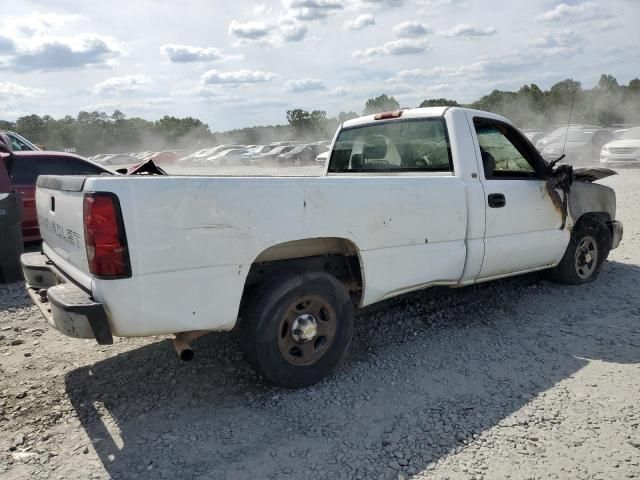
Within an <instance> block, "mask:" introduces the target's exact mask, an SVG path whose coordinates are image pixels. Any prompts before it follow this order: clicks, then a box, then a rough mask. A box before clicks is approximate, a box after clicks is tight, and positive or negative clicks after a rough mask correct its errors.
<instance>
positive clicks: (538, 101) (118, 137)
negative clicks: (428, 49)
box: [0, 75, 640, 155]
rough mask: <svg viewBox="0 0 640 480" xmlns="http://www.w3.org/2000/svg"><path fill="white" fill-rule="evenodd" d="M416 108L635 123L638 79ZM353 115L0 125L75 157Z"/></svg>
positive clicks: (320, 130)
mask: <svg viewBox="0 0 640 480" xmlns="http://www.w3.org/2000/svg"><path fill="white" fill-rule="evenodd" d="M419 106H420V107H429V106H467V107H471V108H476V109H479V110H486V111H489V112H494V113H497V114H500V115H504V116H505V117H507V118H510V119H511V120H512V121H513V122H514V123H516V124H517V125H519V126H520V127H522V128H542V129H548V128H550V127H553V126H554V125H559V124H566V123H567V120H568V118H569V112H570V111H572V113H571V121H572V123H588V124H596V125H615V124H640V79H637V78H635V79H633V80H631V81H630V82H629V83H628V84H627V85H621V84H619V83H618V81H617V80H616V79H615V78H614V77H613V76H611V75H602V76H601V77H600V80H599V81H598V83H597V84H596V85H595V86H594V87H593V88H591V89H584V88H583V87H582V85H581V83H580V82H578V81H575V80H573V79H566V80H563V81H561V82H558V83H556V84H555V85H553V86H552V87H551V88H549V90H542V89H541V88H540V87H539V86H538V85H536V84H533V83H532V84H530V85H524V86H522V87H521V88H520V89H519V90H517V91H502V90H494V91H493V92H491V93H490V94H489V95H485V96H483V97H481V98H480V99H479V100H477V101H475V102H472V103H470V104H464V105H463V104H459V103H458V102H457V101H456V100H452V99H447V98H431V99H426V100H424V101H423V102H422V103H421V104H420V105H419ZM405 107H410V105H401V104H400V103H399V102H398V101H397V100H396V99H395V98H394V97H393V96H388V95H386V94H383V95H380V96H378V97H374V98H370V99H368V100H367V101H366V102H365V106H364V109H363V112H362V113H363V114H365V115H366V114H371V113H378V112H384V111H391V110H397V109H399V108H405ZM357 116H358V113H356V112H353V111H349V112H340V113H339V114H338V115H336V116H335V117H328V116H327V113H326V112H325V111H322V110H312V111H308V110H304V109H302V108H296V109H293V110H288V111H287V112H286V121H287V123H286V124H283V125H272V126H257V127H246V128H241V129H236V130H231V131H227V132H212V131H211V130H210V128H209V126H208V125H207V124H205V123H203V122H202V121H200V120H198V119H197V118H192V117H185V118H177V117H173V116H169V115H166V116H164V117H162V118H161V119H159V120H157V121H149V120H145V119H143V118H137V117H132V118H127V117H126V116H125V114H124V113H122V112H121V111H119V110H116V111H114V112H113V113H112V114H111V115H107V114H106V113H104V112H84V111H83V112H80V113H78V115H77V117H75V118H74V117H72V116H66V117H64V118H61V119H54V118H53V117H51V116H49V115H44V116H38V115H27V116H24V117H20V118H18V119H17V120H16V121H15V122H8V121H3V120H0V130H13V131H16V132H18V133H20V134H21V135H23V136H25V137H26V138H28V139H29V140H31V141H32V142H34V143H37V144H40V145H44V146H45V147H46V148H47V149H51V150H63V149H66V148H75V149H76V151H77V152H78V153H80V154H82V155H92V154H95V153H119V152H127V151H141V150H164V149H190V150H195V149H198V148H203V147H206V146H210V145H215V144H220V143H234V144H236V143H237V144H261V143H268V142H271V141H276V140H279V141H284V140H294V139H295V140H324V139H328V138H331V137H332V136H333V133H334V132H335V130H336V128H337V127H338V125H340V124H341V123H342V122H344V121H345V120H348V119H350V118H355V117H357Z"/></svg>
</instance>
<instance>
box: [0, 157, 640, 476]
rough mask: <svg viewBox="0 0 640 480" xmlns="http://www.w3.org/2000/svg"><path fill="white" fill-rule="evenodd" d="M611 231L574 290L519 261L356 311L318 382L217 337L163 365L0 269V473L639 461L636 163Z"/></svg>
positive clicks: (243, 472) (389, 469) (596, 470)
mask: <svg viewBox="0 0 640 480" xmlns="http://www.w3.org/2000/svg"><path fill="white" fill-rule="evenodd" d="M604 183H607V184H609V185H612V186H614V188H616V190H617V192H618V205H619V209H618V218H620V219H621V220H622V221H623V222H625V227H626V232H625V238H624V240H623V244H622V245H621V246H620V248H619V249H617V250H615V251H614V252H612V254H611V255H610V261H609V262H608V263H607V264H606V265H605V267H604V269H603V271H602V273H601V275H600V277H599V278H598V280H597V281H595V282H593V283H591V284H588V285H585V286H580V287H569V286H562V285H556V284H553V283H549V282H547V281H544V280H542V279H541V277H540V276H539V275H529V276H522V277H518V278H514V279H510V280H503V281H498V282H492V283H488V284H483V285H478V286H474V287H469V288H464V289H460V290H449V289H440V288H437V289H431V290H427V291H424V292H419V293H413V294H409V295H405V296H402V297H399V298H396V299H394V300H391V301H388V302H385V303H383V304H378V305H375V306H372V307H370V308H368V309H366V310H364V311H362V312H361V313H360V314H359V315H358V318H357V326H356V334H355V339H354V342H353V345H352V349H351V351H350V354H349V355H348V357H347V359H346V361H345V362H344V363H343V365H342V366H341V367H340V368H339V369H338V371H337V372H336V373H335V374H334V375H333V376H332V377H331V378H330V379H328V380H327V381H324V382H322V383H321V384H319V385H316V386H314V387H311V388H307V389H304V390H298V391H287V390H282V389H278V388H274V387H271V386H269V385H266V384H264V383H262V382H261V381H260V380H259V379H258V378H256V376H255V374H254V373H253V372H252V370H251V369H250V368H249V367H248V365H247V364H246V363H245V362H244V360H243V357H242V353H241V352H240V349H239V346H238V343H237V341H236V339H235V338H234V336H233V334H215V335H210V336H208V337H204V338H202V339H200V340H199V341H197V342H196V343H195V351H196V358H195V359H194V361H193V362H191V363H185V364H181V363H179V362H178V361H177V360H176V358H175V354H174V352H173V351H172V348H171V345H170V343H169V341H168V340H167V337H156V338H147V339H120V340H116V342H115V344H114V345H112V346H108V347H101V346H98V345H96V344H95V343H94V342H91V341H84V340H73V339H69V338H66V337H64V336H62V335H60V334H58V333H57V332H55V331H53V330H51V329H50V328H48V327H47V326H46V324H45V323H44V321H43V320H42V319H41V317H40V315H39V313H38V311H37V309H36V308H35V307H33V306H31V304H30V302H29V300H28V298H27V297H26V295H25V294H24V292H23V287H22V285H20V284H13V285H8V286H2V285H0V476H1V477H2V478H55V479H57V478H122V479H125V478H126V479H130V478H154V479H155V478H176V477H180V478H197V479H199V478H202V479H204V478H207V479H212V478H214V479H218V478H220V479H222V478H232V479H255V478H282V479H288V478H292V479H293V478H295V479H297V478H310V479H320V478H328V479H341V478H344V479H352V478H363V479H365V478H366V479H369V478H374V479H375V478H384V479H399V478H400V479H403V478H416V479H473V478H476V479H479V478H486V479H495V478H514V479H515V478H522V479H534V478H558V479H622V478H634V477H640V409H639V408H638V405H639V404H640V366H639V365H638V363H639V362H640V324H639V323H638V320H639V318H640V235H639V234H638V226H639V225H640V190H639V189H638V186H639V185H640V172H638V171H631V170H629V171H624V172H623V173H622V174H621V175H619V176H617V177H614V178H611V179H607V180H605V181H604Z"/></svg>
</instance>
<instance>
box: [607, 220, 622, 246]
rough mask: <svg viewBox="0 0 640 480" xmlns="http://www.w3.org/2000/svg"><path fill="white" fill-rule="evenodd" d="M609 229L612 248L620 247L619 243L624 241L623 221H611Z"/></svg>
mask: <svg viewBox="0 0 640 480" xmlns="http://www.w3.org/2000/svg"><path fill="white" fill-rule="evenodd" d="M609 229H610V230H611V250H613V249H614V248H618V245H620V242H621V241H622V233H623V232H624V229H623V228H622V222H620V221H618V220H614V221H612V222H609Z"/></svg>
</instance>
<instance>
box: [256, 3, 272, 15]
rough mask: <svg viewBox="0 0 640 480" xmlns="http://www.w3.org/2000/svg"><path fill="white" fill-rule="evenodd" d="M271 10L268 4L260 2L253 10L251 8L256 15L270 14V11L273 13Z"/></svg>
mask: <svg viewBox="0 0 640 480" xmlns="http://www.w3.org/2000/svg"><path fill="white" fill-rule="evenodd" d="M271 10H272V8H271V7H270V6H268V5H267V4H265V3H259V4H257V5H256V6H255V7H253V10H251V13H253V15H255V16H260V15H268V14H269V13H271Z"/></svg>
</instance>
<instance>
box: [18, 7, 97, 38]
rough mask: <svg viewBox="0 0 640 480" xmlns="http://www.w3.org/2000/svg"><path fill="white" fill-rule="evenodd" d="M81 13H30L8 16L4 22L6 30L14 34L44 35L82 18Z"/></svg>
mask: <svg viewBox="0 0 640 480" xmlns="http://www.w3.org/2000/svg"><path fill="white" fill-rule="evenodd" d="M83 18H84V17H83V16H82V15H61V14H57V13H38V12H36V13H32V14H30V15H27V16H24V17H13V18H9V19H8V21H7V22H6V26H7V28H8V30H11V31H13V32H14V33H15V34H23V35H27V36H32V35H44V34H46V33H49V32H51V31H52V30H55V29H57V28H60V27H62V26H64V25H65V24H67V23H69V22H73V21H77V20H82V19H83Z"/></svg>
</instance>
